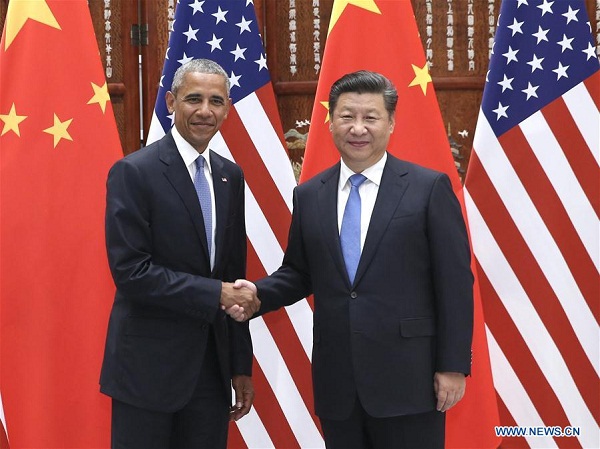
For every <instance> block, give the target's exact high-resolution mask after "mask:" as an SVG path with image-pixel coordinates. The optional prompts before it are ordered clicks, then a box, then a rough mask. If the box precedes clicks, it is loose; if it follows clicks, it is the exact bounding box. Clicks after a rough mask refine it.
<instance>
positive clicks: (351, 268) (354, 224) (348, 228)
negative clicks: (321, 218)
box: [340, 173, 367, 284]
mask: <svg viewBox="0 0 600 449" xmlns="http://www.w3.org/2000/svg"><path fill="white" fill-rule="evenodd" d="M366 180H367V178H366V177H365V176H364V175H361V174H360V173H357V174H354V175H352V176H350V179H349V181H350V184H351V186H352V187H351V189H350V196H349V197H348V202H347V203H346V209H344V218H343V219H342V229H341V230H340V243H341V245H342V254H343V255H344V261H345V262H346V271H347V272H348V278H350V283H351V284H353V283H354V276H355V275H356V269H357V268H358V261H359V260H360V193H358V188H359V187H360V185H361V184H362V183H363V182H365V181H366Z"/></svg>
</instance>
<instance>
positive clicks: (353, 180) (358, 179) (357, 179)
mask: <svg viewBox="0 0 600 449" xmlns="http://www.w3.org/2000/svg"><path fill="white" fill-rule="evenodd" d="M366 180H367V178H366V176H365V175H363V174H361V173H355V174H353V175H352V176H350V178H349V181H350V184H352V187H356V188H358V187H360V185H361V184H362V183H363V182H365V181H366Z"/></svg>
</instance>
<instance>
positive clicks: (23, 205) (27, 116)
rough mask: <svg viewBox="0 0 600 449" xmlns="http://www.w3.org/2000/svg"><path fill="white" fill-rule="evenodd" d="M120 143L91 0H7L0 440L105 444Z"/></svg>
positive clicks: (0, 93) (0, 49) (0, 99)
mask: <svg viewBox="0 0 600 449" xmlns="http://www.w3.org/2000/svg"><path fill="white" fill-rule="evenodd" d="M121 155H122V153H121V144H120V141H119V136H118V133H117V128H116V125H115V119H114V115H113V110H112V107H111V103H110V98H109V94H108V90H107V83H106V80H105V77H104V73H103V69H102V65H101V62H100V58H99V51H98V46H97V43H96V40H95V37H94V29H93V26H92V21H91V17H90V12H89V8H88V2H87V1H86V0H27V1H26V0H11V1H10V2H9V4H8V10H7V15H6V21H5V28H4V32H3V34H2V40H1V42H0V219H1V221H0V357H1V360H0V393H1V398H2V403H3V404H0V418H3V419H2V426H0V435H2V434H3V433H4V432H3V431H4V430H5V431H6V434H7V435H8V439H6V438H5V437H2V436H0V442H2V444H3V447H4V446H5V445H9V446H10V448H11V449H18V448H101V447H108V446H109V443H110V431H109V430H110V401H109V399H108V398H106V397H104V396H102V395H101V394H100V393H99V387H98V378H99V373H100V364H101V357H102V353H103V347H104V337H105V335H106V323H107V319H108V313H109V310H110V306H111V304H112V298H113V294H114V286H113V283H112V280H111V277H110V272H109V269H108V264H107V262H106V252H105V246H104V196H105V181H106V175H107V173H108V169H109V167H110V166H111V164H112V163H113V162H114V161H115V160H116V159H117V158H118V157H120V156H121ZM2 405H3V409H4V414H2ZM3 428H4V429H3Z"/></svg>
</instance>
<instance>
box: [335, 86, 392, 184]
mask: <svg viewBox="0 0 600 449" xmlns="http://www.w3.org/2000/svg"><path fill="white" fill-rule="evenodd" d="M394 124H395V121H394V117H393V116H391V117H390V115H389V114H388V112H387V110H386V109H385V104H384V101H383V95H382V94H371V93H364V94H358V93H355V92H348V93H343V94H341V95H340V96H339V98H338V102H337V105H336V107H335V110H334V111H333V113H332V114H331V126H330V129H331V134H332V137H333V141H334V143H335V146H336V147H337V149H338V151H339V152H340V155H341V156H342V159H343V160H344V162H345V163H346V165H347V166H348V167H350V169H352V170H353V171H354V172H356V173H360V172H361V171H363V170H365V169H366V168H368V167H370V166H372V165H373V164H375V163H376V162H377V161H379V159H381V158H382V157H383V154H384V153H385V150H386V148H387V145H388V142H389V140H390V134H391V133H392V131H393V130H394Z"/></svg>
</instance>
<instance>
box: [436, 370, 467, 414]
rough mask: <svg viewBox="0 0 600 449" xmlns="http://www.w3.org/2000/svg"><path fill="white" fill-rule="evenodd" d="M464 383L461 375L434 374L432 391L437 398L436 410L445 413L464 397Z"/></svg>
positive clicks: (463, 377)
mask: <svg viewBox="0 0 600 449" xmlns="http://www.w3.org/2000/svg"><path fill="white" fill-rule="evenodd" d="M466 383H467V382H466V380H465V375H464V374H463V373H448V372H446V373H439V372H438V373H435V375H434V376H433V389H434V391H435V396H436V397H437V406H436V408H437V410H438V411H439V412H445V411H447V410H449V409H450V408H451V407H453V406H454V405H456V404H457V403H458V401H460V400H461V399H462V398H463V396H464V395H465V388H466Z"/></svg>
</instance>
